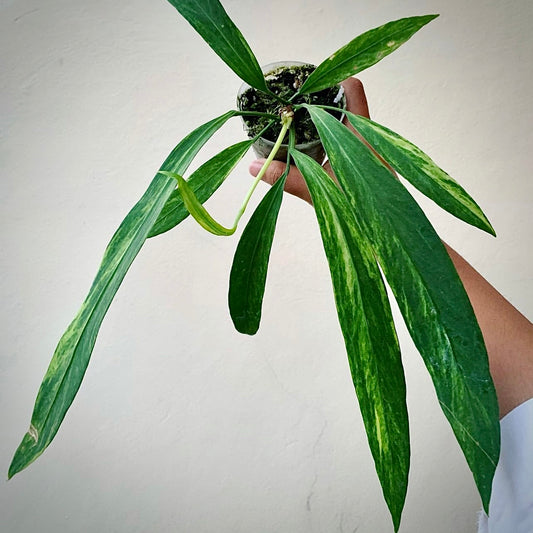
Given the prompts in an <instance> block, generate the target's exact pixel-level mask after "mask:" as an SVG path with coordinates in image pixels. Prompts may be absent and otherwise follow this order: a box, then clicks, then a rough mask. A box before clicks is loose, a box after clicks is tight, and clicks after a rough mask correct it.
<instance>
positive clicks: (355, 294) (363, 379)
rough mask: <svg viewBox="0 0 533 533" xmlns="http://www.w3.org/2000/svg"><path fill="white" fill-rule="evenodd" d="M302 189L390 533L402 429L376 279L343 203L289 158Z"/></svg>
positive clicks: (303, 161) (386, 311)
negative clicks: (312, 214) (327, 273)
mask: <svg viewBox="0 0 533 533" xmlns="http://www.w3.org/2000/svg"><path fill="white" fill-rule="evenodd" d="M291 153H292V155H293V157H294V160H295V162H296V165H297V167H298V169H299V170H300V172H301V173H302V175H303V176H304V179H305V182H306V183H307V186H308V188H309V192H310V194H311V198H312V200H313V206H314V208H315V211H316V215H317V218H318V222H319V225H320V231H321V234H322V240H323V243H324V249H325V251H326V255H327V258H328V262H329V268H330V270H331V279H332V282H333V289H334V294H335V301H336V304H337V312H338V315H339V322H340V325H341V329H342V332H343V335H344V340H345V344H346V351H347V354H348V360H349V363H350V370H351V374H352V379H353V383H354V386H355V390H356V393H357V398H358V400H359V406H360V409H361V414H362V416H363V420H364V423H365V429H366V433H367V436H368V442H369V445H370V449H371V451H372V455H373V457H374V461H375V464H376V471H377V473H378V477H379V480H380V482H381V486H382V488H383V494H384V496H385V501H386V502H387V505H388V506H389V509H390V512H391V515H392V519H393V523H394V526H395V530H396V531H397V530H398V528H399V526H400V518H401V513H402V509H403V505H404V502H405V495H406V492H407V479H408V472H409V455H410V451H409V423H408V417H407V406H406V400H405V396H406V390H405V379H404V373H403V367H402V362H401V358H400V347H399V345H398V339H397V337H396V330H395V328H394V322H393V319H392V312H391V309H390V306H389V301H388V297H387V293H386V290H385V286H384V284H383V281H382V279H381V273H380V271H379V268H378V265H377V263H376V260H375V257H374V254H373V251H372V248H371V246H370V244H369V243H368V241H367V239H366V237H365V236H364V235H363V234H362V232H361V231H360V229H359V227H358V224H357V223H356V220H355V218H354V216H353V212H352V210H351V208H350V206H349V204H348V202H347V200H346V197H345V196H344V195H343V193H342V192H341V191H340V190H339V189H338V187H337V186H336V185H335V184H334V182H333V180H332V179H331V178H330V176H329V175H328V174H326V172H325V171H324V170H323V168H322V167H321V166H320V165H319V164H318V163H316V161H314V160H313V159H311V158H310V157H308V156H306V155H305V154H302V153H300V152H297V151H293V152H291Z"/></svg>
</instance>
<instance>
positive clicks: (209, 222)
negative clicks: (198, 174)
mask: <svg viewBox="0 0 533 533" xmlns="http://www.w3.org/2000/svg"><path fill="white" fill-rule="evenodd" d="M164 174H166V175H168V176H171V177H173V178H174V179H176V180H177V182H178V192H179V193H180V195H181V198H182V200H183V204H184V206H185V209H187V211H188V212H189V213H190V214H191V216H192V217H193V218H194V220H196V222H198V224H200V226H202V228H204V229H205V230H207V231H209V233H212V234H213V235H219V236H226V237H227V236H229V235H233V234H234V233H235V230H236V229H237V226H234V227H232V228H225V227H224V226H222V225H221V224H219V223H218V222H217V221H216V220H215V219H214V218H213V217H212V216H211V215H210V214H209V213H208V212H207V209H206V208H205V207H204V206H203V205H202V204H201V203H200V201H199V200H198V198H197V197H196V196H195V194H194V191H193V190H192V188H191V187H189V185H187V182H186V181H185V180H184V179H183V178H182V177H181V176H180V175H179V174H174V173H172V172H168V173H167V172H165V173H164Z"/></svg>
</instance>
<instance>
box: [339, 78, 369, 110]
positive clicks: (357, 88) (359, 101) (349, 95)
mask: <svg viewBox="0 0 533 533" xmlns="http://www.w3.org/2000/svg"><path fill="white" fill-rule="evenodd" d="M341 85H342V86H343V87H344V94H345V96H346V108H347V109H348V111H351V112H352V113H354V114H355V115H361V116H363V117H366V118H370V112H369V111H368V102H367V99H366V94H365V89H364V87H363V84H362V83H361V80H358V79H357V78H348V79H347V80H344V81H343V82H342V83H341Z"/></svg>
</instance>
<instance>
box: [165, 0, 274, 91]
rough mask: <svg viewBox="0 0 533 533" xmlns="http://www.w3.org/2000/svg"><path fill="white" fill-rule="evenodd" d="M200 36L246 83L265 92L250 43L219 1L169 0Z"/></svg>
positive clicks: (263, 82)
mask: <svg viewBox="0 0 533 533" xmlns="http://www.w3.org/2000/svg"><path fill="white" fill-rule="evenodd" d="M168 1H169V2H170V3H171V4H172V5H173V6H174V7H175V8H176V9H177V10H178V11H179V12H180V13H181V15H182V16H183V17H184V18H185V19H187V21H188V22H189V23H190V24H191V26H192V27H193V28H194V29H195V30H196V31H197V32H198V33H199V34H200V35H201V37H202V39H203V40H204V41H205V42H206V43H207V44H208V45H209V46H210V47H211V48H212V49H213V50H214V51H215V52H216V53H217V54H218V56H219V57H220V58H221V59H222V61H224V63H226V65H228V67H229V68H231V69H232V70H233V72H235V74H237V76H239V78H241V79H242V80H244V81H245V82H246V83H248V84H249V85H251V86H252V87H255V88H256V89H259V90H261V91H265V92H266V91H267V87H266V84H265V78H264V76H263V73H262V72H261V67H260V66H259V63H258V62H257V59H256V58H255V56H254V54H253V52H252V50H251V49H250V46H249V45H248V43H247V42H246V40H245V39H244V37H243V35H242V33H241V32H240V31H239V29H238V28H237V26H235V24H234V23H233V21H232V20H231V19H230V18H229V16H228V14H227V13H226V11H225V10H224V8H223V7H222V5H221V3H220V2H219V1H218V0H168Z"/></svg>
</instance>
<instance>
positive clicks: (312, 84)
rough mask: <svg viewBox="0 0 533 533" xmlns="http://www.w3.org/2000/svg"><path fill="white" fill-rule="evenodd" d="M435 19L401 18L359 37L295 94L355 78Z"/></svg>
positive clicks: (431, 17)
mask: <svg viewBox="0 0 533 533" xmlns="http://www.w3.org/2000/svg"><path fill="white" fill-rule="evenodd" d="M436 17H438V15H425V16H422V17H409V18H403V19H400V20H395V21H393V22H388V23H387V24H384V25H383V26H380V27H379V28H374V29H373V30H369V31H367V32H365V33H363V34H362V35H359V36H358V37H356V38H355V39H353V40H352V41H350V42H349V43H348V44H347V45H345V46H343V47H342V48H340V49H339V50H337V51H336V52H335V53H333V54H332V55H331V56H329V57H328V58H327V59H326V60H324V61H323V62H322V63H320V65H318V67H317V68H316V70H315V71H314V72H313V73H312V74H311V75H310V76H309V78H307V80H306V81H305V82H304V84H303V85H302V87H301V88H300V90H299V91H298V92H299V93H300V94H308V93H314V92H317V91H320V90H322V89H326V88H327V87H332V86H333V85H336V84H337V83H340V82H341V81H344V80H345V79H346V78H349V77H351V76H355V75H356V74H357V73H358V72H361V71H362V70H365V69H366V68H368V67H371V66H372V65H374V64H376V63H377V62H378V61H380V60H381V59H383V58H384V57H386V56H388V55H389V54H390V53H392V52H394V50H396V49H397V48H398V47H400V46H401V45H402V44H403V43H405V42H406V41H407V40H408V39H410V38H411V37H412V36H413V35H414V34H415V33H416V32H417V31H418V30H419V29H420V28H422V27H423V26H425V25H426V24H427V23H428V22H430V21H432V20H433V19H434V18H436Z"/></svg>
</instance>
